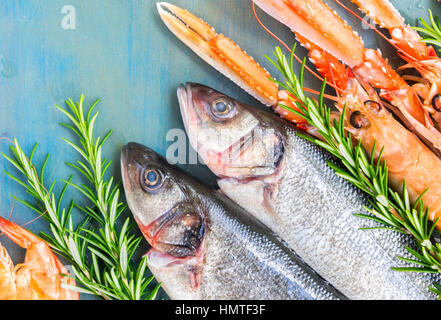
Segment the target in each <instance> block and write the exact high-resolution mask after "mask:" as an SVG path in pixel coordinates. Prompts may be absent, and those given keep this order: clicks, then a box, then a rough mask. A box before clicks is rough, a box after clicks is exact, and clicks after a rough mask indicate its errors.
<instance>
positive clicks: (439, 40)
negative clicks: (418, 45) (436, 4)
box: [413, 9, 441, 51]
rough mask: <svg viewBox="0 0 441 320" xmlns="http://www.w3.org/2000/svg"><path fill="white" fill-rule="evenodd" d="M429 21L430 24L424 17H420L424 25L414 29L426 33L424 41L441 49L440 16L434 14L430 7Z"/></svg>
mask: <svg viewBox="0 0 441 320" xmlns="http://www.w3.org/2000/svg"><path fill="white" fill-rule="evenodd" d="M429 21H430V25H429V23H427V22H426V21H425V20H424V19H423V18H420V22H421V24H422V25H423V27H413V29H414V30H416V31H418V32H420V33H422V34H424V35H425V36H423V37H422V38H423V39H422V40H421V41H422V42H425V43H430V44H433V45H435V46H437V47H439V48H440V49H439V50H440V51H441V23H440V21H439V18H438V17H437V16H434V15H433V13H432V10H430V9H429Z"/></svg>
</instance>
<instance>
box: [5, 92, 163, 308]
mask: <svg viewBox="0 0 441 320" xmlns="http://www.w3.org/2000/svg"><path fill="white" fill-rule="evenodd" d="M83 103H84V96H83V95H81V98H80V101H79V102H78V103H77V104H75V103H74V102H73V101H72V100H70V99H69V100H67V101H66V104H67V106H68V107H69V109H70V110H69V111H68V110H66V109H63V108H61V107H59V106H57V108H58V109H59V110H60V111H61V112H63V113H64V114H65V115H66V117H67V118H69V120H70V121H71V124H62V125H63V126H64V127H67V128H69V129H70V130H71V131H73V132H74V133H75V134H76V136H77V137H78V139H79V142H80V143H79V144H75V143H74V142H72V141H70V140H67V139H64V141H66V143H68V144H69V145H70V146H72V148H73V149H74V150H76V151H77V152H78V154H79V155H80V156H81V160H79V161H77V162H76V163H67V165H69V166H70V167H73V168H75V169H76V170H77V171H78V172H79V173H80V174H81V175H82V176H83V177H85V178H86V180H87V182H88V183H87V184H82V185H78V184H74V183H73V182H72V178H73V177H71V178H70V179H68V180H64V187H63V189H62V191H61V193H60V194H59V195H58V197H57V196H56V195H55V194H54V192H53V191H52V190H53V187H54V185H55V181H54V182H53V183H52V184H51V185H50V186H49V187H48V188H47V187H45V184H44V171H45V168H46V165H47V163H48V159H49V156H47V157H46V159H45V161H44V163H43V166H42V168H41V170H40V171H39V172H37V170H36V169H35V166H34V165H33V162H32V161H33V157H34V154H35V151H36V147H37V146H35V147H34V149H33V150H32V152H31V154H30V156H29V157H27V156H26V155H25V153H24V152H23V150H22V148H21V147H20V145H19V144H18V142H17V140H15V141H14V145H13V146H12V147H11V150H12V154H13V157H8V156H7V155H5V154H3V156H4V157H5V158H6V159H8V160H9V162H10V163H11V164H12V165H13V166H14V167H15V168H16V169H17V170H18V171H19V172H20V173H21V179H20V178H19V177H17V176H14V175H12V174H11V173H9V172H6V174H7V175H8V176H9V177H11V178H12V179H13V180H14V181H16V182H17V183H19V184H20V185H22V186H23V187H24V188H25V189H26V191H27V193H29V194H30V195H31V196H32V197H33V198H34V199H35V200H36V201H35V203H30V202H28V201H25V200H21V199H17V198H16V197H14V199H16V200H18V201H19V202H21V203H23V204H24V205H26V206H27V207H29V208H31V209H32V210H34V211H35V212H37V213H38V214H39V215H43V217H44V218H45V219H46V220H47V221H48V222H49V226H50V230H51V235H49V234H46V233H41V235H42V237H44V238H45V240H47V242H48V243H49V245H50V246H51V247H52V248H53V250H54V251H55V252H56V253H58V254H60V255H61V256H63V257H64V258H66V259H67V260H69V261H70V262H71V263H72V265H73V266H72V268H73V272H74V274H75V277H76V281H77V282H79V284H80V286H78V287H74V288H71V287H69V288H70V289H73V290H77V291H80V292H82V293H89V294H94V295H96V296H99V297H101V298H103V299H109V300H110V299H118V300H122V299H130V300H139V299H154V298H155V296H156V293H157V292H158V290H159V285H158V286H156V287H154V288H153V289H150V288H149V284H150V283H151V282H152V280H153V276H150V277H146V276H145V274H146V271H147V260H146V259H145V258H143V259H142V260H141V262H140V263H139V265H137V266H135V264H134V263H133V261H132V257H133V255H134V253H135V251H136V249H137V247H138V245H139V243H140V241H141V240H142V238H141V237H137V236H135V234H134V231H133V227H134V225H135V224H134V223H133V222H131V220H130V219H129V218H128V217H127V218H126V219H125V220H124V222H123V223H122V227H121V228H120V229H119V230H118V229H117V221H118V220H119V219H121V218H122V217H121V214H122V213H123V212H124V210H125V208H126V205H125V204H123V203H122V202H121V201H120V200H119V198H120V191H119V185H118V184H115V183H114V180H113V177H111V178H109V179H106V178H105V175H106V171H107V169H108V168H109V166H110V164H111V162H110V161H107V160H106V159H103V158H102V146H103V144H104V142H105V141H106V140H107V138H108V137H109V136H110V134H111V132H109V133H107V134H106V135H105V136H104V138H103V139H101V138H100V137H98V138H96V139H95V138H94V127H95V122H96V119H97V117H98V112H95V113H94V109H95V106H96V105H97V103H98V101H97V102H95V103H94V104H93V105H92V106H91V107H90V109H89V110H88V112H87V114H85V112H84V109H83ZM69 186H71V187H73V188H75V189H77V190H78V191H79V192H80V193H81V194H82V195H83V196H85V197H86V198H87V199H88V200H90V203H91V205H90V206H86V207H82V206H79V205H77V204H76V203H75V202H73V201H71V202H70V205H69V207H68V208H62V207H61V201H62V199H63V195H64V194H65V191H66V189H67V188H68V187H69ZM74 209H77V210H78V211H80V212H82V213H83V214H82V216H83V218H84V219H83V221H82V222H81V223H79V224H77V225H76V226H74V223H73V216H72V211H73V210H74Z"/></svg>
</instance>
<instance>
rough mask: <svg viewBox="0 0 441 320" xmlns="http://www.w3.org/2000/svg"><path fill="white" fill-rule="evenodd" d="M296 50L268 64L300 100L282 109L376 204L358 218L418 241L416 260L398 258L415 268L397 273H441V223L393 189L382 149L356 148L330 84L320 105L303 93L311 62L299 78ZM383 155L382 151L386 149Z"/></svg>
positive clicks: (279, 52) (278, 51) (279, 54)
mask: <svg viewBox="0 0 441 320" xmlns="http://www.w3.org/2000/svg"><path fill="white" fill-rule="evenodd" d="M294 50H295V47H294V49H293V50H292V54H291V58H290V62H288V59H287V57H286V56H285V55H284V54H283V53H282V50H281V49H280V48H279V47H277V48H276V49H275V51H274V55H275V57H276V59H277V60H276V62H275V61H273V60H272V59H271V58H269V57H267V59H268V60H269V61H270V62H271V63H272V64H273V65H274V66H275V67H276V68H277V69H278V70H279V71H280V73H281V74H282V75H283V76H284V77H285V79H286V82H285V83H282V82H279V81H277V80H274V81H275V82H276V83H278V84H279V85H280V86H281V87H283V88H284V89H286V90H287V91H289V92H290V93H291V94H292V96H293V97H295V99H294V98H292V97H291V99H292V102H293V103H294V104H295V105H296V107H297V108H298V110H294V109H293V108H290V107H288V106H286V105H283V104H280V106H281V107H283V108H285V109H287V110H289V111H291V112H294V113H295V114H297V115H299V116H301V117H302V118H304V119H305V120H306V121H307V122H308V123H309V124H310V125H312V126H313V127H315V128H316V129H317V130H318V131H319V133H320V134H321V136H322V137H323V140H320V139H316V138H313V137H311V136H307V135H303V134H299V135H301V136H302V137H304V138H305V139H307V140H309V141H312V142H314V143H315V144H317V145H319V146H320V147H323V148H324V149H326V150H327V151H329V152H330V153H331V154H333V155H334V156H335V157H337V158H338V159H339V160H340V161H341V164H342V167H340V166H337V165H335V164H334V163H331V162H329V163H328V164H329V166H330V167H331V168H332V169H334V171H335V172H336V174H337V175H339V176H340V177H342V178H344V179H345V180H347V181H349V182H350V183H352V184H353V185H355V186H356V187H357V188H359V189H361V190H363V191H364V192H366V193H368V194H369V196H370V198H371V201H370V204H371V208H369V207H365V209H366V211H367V212H368V213H369V214H357V216H358V217H361V218H365V219H370V220H374V221H376V222H377V223H379V226H378V227H374V228H373V229H390V230H393V231H397V232H402V233H406V234H410V235H412V236H413V237H414V238H415V240H416V245H417V250H414V249H412V248H409V247H406V250H407V251H408V252H409V253H410V254H411V256H412V257H413V259H408V258H405V257H398V259H400V260H402V261H405V262H408V263H410V264H413V265H414V267H397V268H392V269H394V270H397V271H413V272H429V273H441V246H440V244H439V243H434V242H433V241H432V239H431V236H432V233H433V231H434V228H435V224H436V222H437V221H438V220H436V221H435V222H434V224H433V225H430V223H429V219H428V215H429V210H428V208H425V206H424V203H423V200H422V195H421V196H420V197H419V198H418V200H417V201H416V202H415V203H414V205H411V203H410V199H409V194H408V192H407V188H406V184H405V183H404V184H403V189H402V193H398V192H396V191H394V190H392V189H391V188H389V186H388V169H387V166H386V163H385V162H384V161H383V160H382V159H381V154H382V152H380V156H379V157H378V159H377V160H375V159H374V154H375V152H374V151H375V150H376V146H375V144H374V147H373V150H371V152H370V153H369V154H368V153H366V151H365V150H364V149H363V147H362V146H361V143H360V142H359V143H358V144H357V145H354V144H353V142H352V141H353V139H352V137H351V134H350V133H348V132H347V131H346V130H345V128H344V114H345V111H346V110H343V112H342V113H341V116H340V119H339V120H336V119H334V121H331V109H330V108H329V107H327V106H326V104H325V103H324V101H323V95H324V90H325V86H326V81H324V83H323V85H322V89H321V92H320V96H319V99H318V101H315V100H313V99H311V98H309V97H307V96H306V95H305V93H304V90H303V72H304V67H305V60H304V61H303V64H302V67H301V69H300V73H299V76H297V75H296V74H295V72H294V67H293V55H294ZM381 151H382V150H381ZM430 289H431V290H432V291H434V292H437V293H441V286H440V285H434V287H433V288H430Z"/></svg>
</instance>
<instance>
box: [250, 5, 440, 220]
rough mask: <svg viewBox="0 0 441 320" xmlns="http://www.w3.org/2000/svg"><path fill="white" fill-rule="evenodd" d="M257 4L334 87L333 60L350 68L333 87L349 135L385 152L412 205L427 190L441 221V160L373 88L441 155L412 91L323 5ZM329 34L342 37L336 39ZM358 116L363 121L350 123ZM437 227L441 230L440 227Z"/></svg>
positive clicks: (393, 178)
mask: <svg viewBox="0 0 441 320" xmlns="http://www.w3.org/2000/svg"><path fill="white" fill-rule="evenodd" d="M255 2H256V4H257V5H259V6H261V7H262V8H263V9H264V10H265V11H266V12H267V13H269V14H270V15H272V16H274V17H276V18H277V19H278V20H280V21H281V22H283V23H284V24H286V25H287V26H289V27H290V28H291V29H292V30H294V31H295V32H296V34H297V36H298V38H299V40H300V42H301V43H302V44H303V45H305V47H306V48H307V49H308V50H309V55H310V58H311V61H312V62H313V63H314V64H315V65H317V66H318V71H319V72H320V73H321V74H322V75H323V76H325V77H326V78H328V79H330V81H331V82H332V81H333V78H335V76H334V74H333V73H332V68H329V67H328V68H321V66H324V65H325V66H328V65H330V62H331V61H330V60H329V59H330V58H329V57H331V58H332V57H336V58H337V59H339V60H342V61H343V62H345V63H346V64H348V66H349V69H348V72H347V73H343V78H344V79H343V80H342V79H340V80H339V81H338V82H337V81H333V83H334V84H337V85H340V87H339V89H340V90H341V92H339V98H338V99H337V104H336V106H337V108H338V109H339V110H340V111H342V110H343V106H344V105H346V106H347V114H346V115H345V117H346V120H347V121H346V128H347V130H349V131H350V132H352V133H353V134H354V137H356V138H357V139H358V140H360V141H361V143H362V145H363V147H364V148H365V149H366V150H368V151H371V150H372V148H373V146H374V143H375V142H376V145H377V146H383V147H384V151H383V153H382V159H383V160H384V161H385V162H386V164H387V166H388V169H389V182H390V185H391V186H392V187H393V188H394V189H395V190H397V191H401V189H402V186H403V182H404V181H405V182H406V186H407V189H408V192H409V194H410V197H411V199H412V201H416V199H417V198H418V197H419V196H420V195H421V194H423V193H424V192H425V191H426V190H427V192H426V193H425V194H424V196H423V201H424V203H425V205H426V206H428V207H429V209H430V214H429V218H430V219H431V220H432V221H434V220H436V219H437V218H438V217H440V216H441V197H440V195H439V190H440V188H441V170H440V169H441V160H440V159H439V158H438V157H437V156H436V155H435V153H433V152H431V150H429V148H428V147H427V146H426V145H424V144H423V143H422V142H421V141H420V140H419V139H418V138H417V137H416V136H415V135H413V134H412V133H411V132H410V131H408V130H406V128H404V127H403V126H402V125H401V124H400V123H399V122H398V121H396V120H395V119H394V118H393V116H392V114H390V113H389V112H388V110H387V109H386V108H384V105H383V103H382V102H381V101H380V100H379V99H378V98H375V96H376V93H375V91H374V90H373V88H371V85H373V86H375V87H377V88H381V90H382V96H383V97H385V98H388V99H389V100H391V101H392V102H393V104H394V106H395V107H396V108H394V110H395V111H396V110H398V111H399V116H401V119H403V120H404V122H405V123H406V120H407V124H410V126H411V127H412V129H414V130H415V131H416V133H420V136H422V138H425V139H426V140H428V141H426V142H429V143H430V144H431V146H433V147H434V149H435V151H436V150H439V147H440V146H441V144H440V142H441V140H440V138H439V137H441V136H440V135H439V131H437V130H436V129H435V128H434V127H433V126H432V127H429V126H428V122H427V121H428V119H427V116H426V115H425V114H422V113H421V110H420V109H421V108H419V106H418V104H417V103H418V101H415V99H416V98H417V97H416V96H415V95H414V92H413V91H412V90H411V87H410V86H409V85H408V84H407V83H406V82H405V81H404V80H403V79H402V78H401V77H400V76H398V74H397V73H396V72H395V71H394V70H393V69H392V68H391V67H390V66H389V64H388V63H387V61H386V60H384V59H383V58H382V57H381V55H380V54H379V53H378V52H377V51H375V50H372V49H365V48H364V45H363V42H362V40H361V38H359V36H358V35H357V34H355V33H354V32H353V31H352V29H351V28H350V27H349V26H348V25H347V24H346V23H345V22H344V21H343V20H342V19H341V18H340V17H338V16H337V14H336V13H335V12H334V11H332V10H331V9H330V8H329V7H328V6H327V5H326V4H325V3H324V2H323V1H321V0H311V1H308V2H307V4H306V3H305V2H304V1H300V0H299V1H298V0H256V1H255ZM325 18H326V19H325ZM312 30H313V31H312ZM329 30H332V31H333V32H332V33H334V32H335V33H336V34H337V35H338V36H336V35H334V36H332V35H331V32H329ZM318 43H320V46H319V45H318ZM337 59H335V58H334V59H333V60H332V64H337V63H338V60H337ZM332 64H331V65H332ZM340 68H342V67H340ZM343 68H344V67H343ZM341 74H342V73H340V74H339V76H340V78H341ZM412 101H413V102H412ZM423 111H424V110H423ZM354 113H357V114H358V115H359V116H360V117H361V118H362V121H359V122H358V123H356V124H354V123H351V121H350V119H351V117H352V115H353V114H354ZM379 153H380V148H377V150H376V153H375V155H376V156H377V157H378V155H379ZM438 154H439V153H438ZM437 225H438V227H440V226H441V222H438V224H437Z"/></svg>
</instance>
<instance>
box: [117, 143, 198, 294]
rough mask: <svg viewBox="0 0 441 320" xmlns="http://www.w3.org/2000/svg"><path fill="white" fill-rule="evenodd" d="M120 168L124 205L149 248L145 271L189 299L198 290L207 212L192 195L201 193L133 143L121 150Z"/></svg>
mask: <svg viewBox="0 0 441 320" xmlns="http://www.w3.org/2000/svg"><path fill="white" fill-rule="evenodd" d="M121 168H122V176H123V184H124V190H125V194H126V199H127V203H128V206H129V208H130V210H131V212H132V213H133V216H134V218H135V221H136V222H137V224H138V226H139V228H140V230H141V232H142V233H143V235H144V237H145V238H146V240H147V241H148V243H149V244H150V245H151V247H152V248H151V249H150V250H149V251H148V253H147V254H146V255H147V261H148V262H147V263H148V266H149V268H150V270H151V271H152V272H153V273H154V274H155V276H157V278H158V280H160V281H161V279H166V281H165V283H170V281H169V280H168V279H173V286H175V287H176V288H179V290H181V291H182V292H187V291H188V293H189V295H190V294H191V293H192V291H194V290H196V289H197V287H198V276H199V274H200V272H199V271H200V270H199V269H200V267H201V264H202V260H203V257H204V239H205V231H206V214H205V213H204V212H203V210H202V209H201V208H202V205H201V204H200V203H199V201H198V196H197V195H198V194H201V193H202V192H203V190H200V189H198V188H201V187H200V186H199V185H198V184H196V183H194V181H193V180H192V179H191V178H190V177H189V176H188V175H186V174H185V173H184V172H182V171H181V170H180V169H179V168H177V167H173V166H171V165H169V164H168V163H167V160H166V159H164V158H163V157H161V156H160V155H158V154H157V153H156V152H154V151H153V150H151V149H149V148H147V147H145V146H142V145H140V144H137V143H129V144H127V145H126V146H124V147H123V149H122V154H121ZM173 290H175V289H173Z"/></svg>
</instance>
